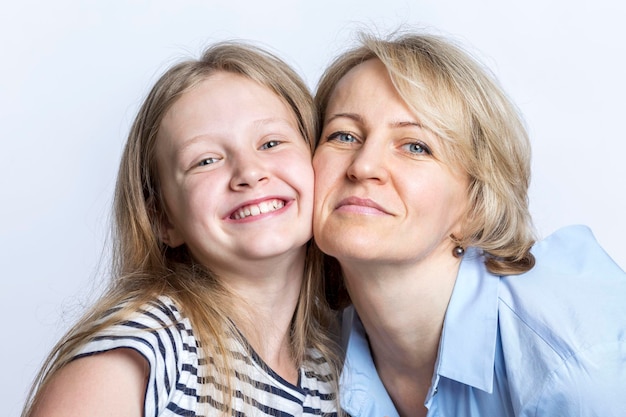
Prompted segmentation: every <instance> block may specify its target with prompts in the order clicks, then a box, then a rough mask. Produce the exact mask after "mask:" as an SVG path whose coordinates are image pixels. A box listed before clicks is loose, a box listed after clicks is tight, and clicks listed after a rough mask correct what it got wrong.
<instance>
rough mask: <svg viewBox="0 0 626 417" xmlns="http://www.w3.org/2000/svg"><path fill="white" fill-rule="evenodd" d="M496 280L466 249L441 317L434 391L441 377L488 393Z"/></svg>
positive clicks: (495, 317)
mask: <svg viewBox="0 0 626 417" xmlns="http://www.w3.org/2000/svg"><path fill="white" fill-rule="evenodd" d="M499 279H500V277H499V276H496V275H492V274H490V273H489V272H487V270H486V269H485V266H484V258H483V256H482V255H481V253H480V251H479V250H477V249H475V248H468V249H467V250H466V252H465V255H464V256H463V260H462V261H461V266H460V269H459V274H458V276H457V280H456V283H455V285H454V290H453V291H452V297H451V298H450V303H449V305H448V310H447V312H446V317H445V320H444V325H443V332H442V335H441V342H440V346H439V357H438V358H437V364H436V366H435V369H436V372H435V378H436V379H435V380H434V381H433V382H434V383H435V384H434V386H433V389H434V390H436V388H437V387H436V383H437V381H438V378H437V376H443V377H446V378H448V379H452V380H455V381H458V382H460V383H463V384H466V385H470V386H473V387H475V388H478V389H480V390H482V391H486V392H488V393H491V392H492V390H493V375H494V358H495V351H496V337H497V332H498V287H499ZM429 396H430V395H429Z"/></svg>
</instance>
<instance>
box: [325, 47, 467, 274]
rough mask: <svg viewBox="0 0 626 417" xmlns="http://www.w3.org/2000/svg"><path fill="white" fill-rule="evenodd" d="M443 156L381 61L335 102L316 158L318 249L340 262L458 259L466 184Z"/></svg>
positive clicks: (369, 64)
mask: <svg viewBox="0 0 626 417" xmlns="http://www.w3.org/2000/svg"><path fill="white" fill-rule="evenodd" d="M440 150H441V141H440V139H439V138H438V137H437V136H436V135H434V134H433V133H432V132H430V131H429V130H428V129H426V128H424V127H422V126H421V124H420V121H419V120H418V119H417V117H416V116H415V115H414V113H413V112H412V111H411V110H410V109H409V108H408V106H407V105H406V104H405V102H404V101H403V100H402V99H401V97H400V96H399V95H398V93H397V91H396V90H395V88H394V87H393V85H392V83H391V80H390V78H389V76H388V75H387V71H386V69H385V67H384V66H383V65H382V63H381V62H380V61H378V60H376V59H373V60H369V61H366V62H365V63H363V64H360V65H358V66H357V67H355V68H353V69H352V70H351V71H349V72H348V73H347V74H346V75H345V76H344V77H343V78H342V79H341V80H340V82H339V83H338V84H337V86H336V88H335V90H334V91H333V93H332V96H331V98H330V101H329V104H328V107H327V109H326V119H325V121H324V126H323V131H322V135H321V139H320V142H319V145H318V148H317V150H316V152H315V156H314V158H313V166H314V169H315V210H314V235H315V239H316V242H317V243H318V245H319V246H320V248H321V249H322V250H323V251H324V252H326V253H328V254H330V255H332V256H335V257H337V258H338V259H339V260H341V261H342V263H345V262H351V261H353V262H376V264H377V265H383V264H384V263H387V262H388V263H390V264H397V263H407V264H415V263H416V262H420V261H422V260H424V259H426V258H429V259H433V257H437V256H445V257H448V258H449V257H451V256H452V255H451V253H452V248H453V246H454V245H453V243H452V241H451V239H450V237H449V236H450V234H453V233H454V234H455V235H460V234H461V225H462V218H463V215H464V213H466V209H467V207H468V197H467V189H468V185H469V181H468V179H467V176H466V175H464V174H462V173H459V171H455V170H452V169H451V168H450V167H449V166H447V165H445V164H444V163H442V162H441V161H440V160H439V159H438V158H437V155H438V154H439V153H440Z"/></svg>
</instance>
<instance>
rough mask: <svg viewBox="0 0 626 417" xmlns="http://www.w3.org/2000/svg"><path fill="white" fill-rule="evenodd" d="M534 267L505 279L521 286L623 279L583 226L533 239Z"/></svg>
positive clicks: (596, 282)
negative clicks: (526, 283)
mask: <svg viewBox="0 0 626 417" xmlns="http://www.w3.org/2000/svg"><path fill="white" fill-rule="evenodd" d="M531 252H532V254H533V255H534V257H535V260H536V262H535V266H534V267H533V268H532V269H531V270H530V271H528V272H526V273H524V274H521V275H520V276H515V275H514V276H511V277H508V278H507V281H509V282H510V283H511V284H513V285H514V284H519V285H525V284H524V282H525V281H528V282H529V283H530V282H535V281H536V282H537V283H538V284H539V285H541V286H545V285H547V283H548V282H550V281H555V283H556V284H565V283H566V282H564V281H569V282H570V283H574V282H576V281H580V283H581V284H589V285H593V284H600V283H601V282H602V281H605V280H614V279H618V280H623V279H624V278H626V275H625V273H624V271H623V270H622V269H621V268H620V267H619V266H618V265H617V264H616V263H615V261H614V260H613V259H612V258H611V257H610V256H609V254H608V253H607V252H606V251H605V250H604V249H603V248H602V246H601V245H600V244H599V243H598V241H597V240H596V238H595V236H594V234H593V232H592V231H591V229H590V228H589V227H587V226H584V225H574V226H567V227H564V228H561V229H559V230H557V231H555V232H554V233H552V234H551V235H549V236H547V237H546V238H545V239H542V240H541V241H539V242H537V243H536V244H535V245H534V246H533V248H532V250H531Z"/></svg>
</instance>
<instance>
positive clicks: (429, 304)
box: [342, 255, 460, 414]
mask: <svg viewBox="0 0 626 417" xmlns="http://www.w3.org/2000/svg"><path fill="white" fill-rule="evenodd" d="M459 265H460V261H459V260H458V259H456V258H454V257H452V255H449V258H445V257H444V258H442V259H440V260H439V261H438V262H431V263H428V262H421V263H419V264H417V263H416V264H397V263H396V264H384V263H382V262H376V263H370V264H367V265H365V264H361V263H347V262H342V270H343V273H344V276H345V280H346V286H347V288H348V291H349V293H350V298H351V299H352V302H353V303H354V306H355V308H356V311H357V312H358V313H359V317H360V318H361V321H362V322H363V326H364V327H365V331H366V332H367V335H368V338H369V343H370V347H371V350H372V356H373V359H374V362H375V364H376V368H377V371H378V373H379V375H380V377H381V379H382V381H383V384H384V385H385V387H386V388H387V390H388V392H389V393H390V395H391V397H392V399H393V400H394V403H395V404H396V406H397V407H398V410H401V409H411V407H412V406H415V404H419V405H420V406H421V405H422V404H423V402H424V399H425V396H426V393H427V391H428V388H429V387H430V384H431V380H432V376H433V372H434V367H435V362H436V360H437V353H438V350H439V340H440V338H441V332H442V328H443V321H444V318H445V313H446V309H447V307H448V302H449V301H450V297H451V295H452V290H453V287H454V283H455V281H456V275H457V273H458V268H459ZM407 390H413V395H411V396H407V395H404V393H406V392H407ZM416 392H419V393H420V395H419V396H415V395H414V394H415V393H416ZM416 398H417V399H416ZM401 414H402V413H401Z"/></svg>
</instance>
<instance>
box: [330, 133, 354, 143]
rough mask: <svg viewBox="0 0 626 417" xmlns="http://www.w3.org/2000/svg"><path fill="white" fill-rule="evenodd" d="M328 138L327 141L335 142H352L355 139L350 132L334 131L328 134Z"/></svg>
mask: <svg viewBox="0 0 626 417" xmlns="http://www.w3.org/2000/svg"><path fill="white" fill-rule="evenodd" d="M328 140H329V141H331V140H335V141H337V142H343V143H353V142H356V141H357V138H356V137H355V136H354V135H352V134H350V133H346V132H335V133H332V134H330V135H329V136H328Z"/></svg>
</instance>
